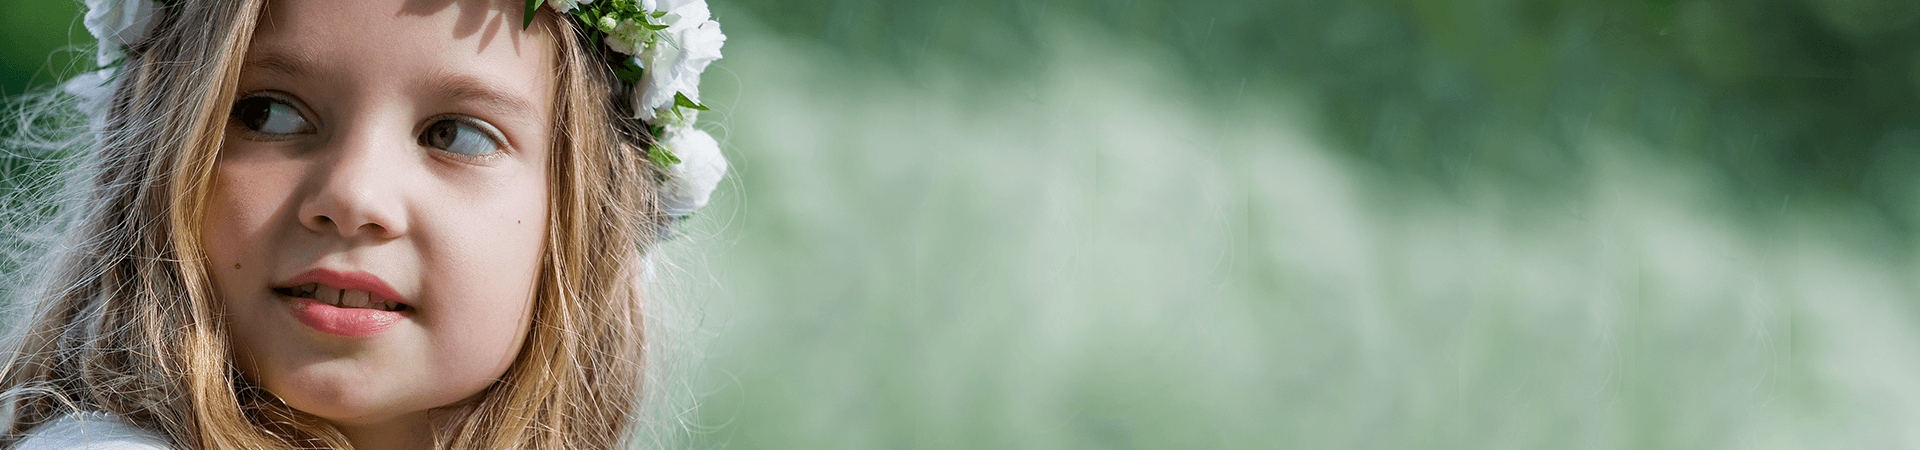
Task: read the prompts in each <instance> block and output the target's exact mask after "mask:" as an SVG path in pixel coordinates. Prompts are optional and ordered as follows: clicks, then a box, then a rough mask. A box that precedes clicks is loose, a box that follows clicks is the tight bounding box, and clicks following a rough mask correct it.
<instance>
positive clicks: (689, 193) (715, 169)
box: [663, 127, 727, 218]
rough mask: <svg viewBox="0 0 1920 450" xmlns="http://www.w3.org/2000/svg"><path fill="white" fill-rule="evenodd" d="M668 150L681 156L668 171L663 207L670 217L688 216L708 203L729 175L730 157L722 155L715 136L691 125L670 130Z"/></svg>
mask: <svg viewBox="0 0 1920 450" xmlns="http://www.w3.org/2000/svg"><path fill="white" fill-rule="evenodd" d="M663 144H664V145H665V146H666V148H667V151H671V152H673V156H675V157H678V158H680V163H679V164H674V165H673V168H672V169H671V172H670V173H669V174H668V177H669V178H670V180H671V181H670V183H671V184H670V185H669V186H667V189H666V198H665V199H664V200H665V201H664V202H663V203H664V205H663V206H664V207H665V209H666V213H667V216H668V217H675V218H678V217H685V216H687V215H691V214H693V212H694V211H695V210H698V209H700V208H701V207H703V206H707V199H708V198H709V197H711V196H712V195H713V189H714V188H715V187H718V186H720V179H721V178H724V177H726V176H727V157H726V156H724V155H721V154H720V143H719V142H718V141H715V140H713V136H712V135H709V134H707V132H706V131H702V130H700V129H697V128H692V127H678V128H673V129H669V130H668V131H667V139H666V141H665V142H664V143H663Z"/></svg>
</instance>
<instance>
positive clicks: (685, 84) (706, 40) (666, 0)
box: [634, 0, 727, 121]
mask: <svg viewBox="0 0 1920 450" xmlns="http://www.w3.org/2000/svg"><path fill="white" fill-rule="evenodd" d="M662 6H670V7H671V8H672V9H669V10H667V15H666V16H665V17H663V18H662V19H663V21H664V23H665V24H666V25H667V29H665V30H660V35H659V40H658V41H655V42H654V43H653V45H651V46H648V47H647V48H646V50H645V51H643V52H641V53H640V54H639V55H636V61H635V62H638V63H640V66H641V67H644V68H646V75H645V76H644V77H642V79H641V80H640V88H641V89H643V91H642V94H641V95H639V96H637V97H636V98H635V99H634V101H635V102H636V104H635V105H634V111H635V112H636V113H637V115H638V116H639V119H641V120H649V121H651V120H653V118H654V117H656V116H658V113H659V112H660V111H661V110H666V109H670V108H673V95H674V94H675V93H679V94H682V95H686V96H687V99H688V100H693V101H694V102H695V103H698V102H699V101H700V74H701V73H702V72H705V71H706V70H707V65H708V64H712V63H713V62H714V61H716V60H719V59H720V47H721V46H723V45H725V44H726V42H727V35H726V34H723V33H721V32H720V22H715V21H713V20H711V14H710V13H709V12H708V10H707V2H706V1H705V0H678V1H676V0H663V5H662Z"/></svg>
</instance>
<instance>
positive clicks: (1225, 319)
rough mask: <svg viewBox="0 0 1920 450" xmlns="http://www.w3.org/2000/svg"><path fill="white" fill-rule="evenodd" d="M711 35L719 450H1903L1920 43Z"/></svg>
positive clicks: (1055, 17)
mask: <svg viewBox="0 0 1920 450" xmlns="http://www.w3.org/2000/svg"><path fill="white" fill-rule="evenodd" d="M713 1H714V4H713V8H714V10H715V14H716V15H717V16H718V18H719V19H720V20H721V21H722V22H723V23H724V24H725V29H726V31H727V33H728V35H729V37H730V39H729V40H728V43H727V47H726V52H727V59H725V60H722V61H721V62H719V63H717V64H716V65H715V68H714V69H712V70H709V72H708V73H707V76H706V79H705V84H704V86H703V91H704V92H705V95H706V97H705V99H706V100H707V101H706V102H707V103H708V104H709V105H713V106H714V107H715V111H714V112H710V113H707V114H706V115H704V117H703V119H704V120H703V122H705V123H708V124H711V125H710V126H711V127H712V128H713V130H714V131H715V132H716V134H717V135H719V136H723V139H724V141H725V143H726V149H727V152H728V154H729V156H730V157H731V158H732V160H733V162H734V170H733V174H732V176H731V178H729V180H728V182H727V183H725V184H723V186H722V188H721V189H720V191H719V193H718V194H717V196H716V200H715V204H714V205H713V206H710V207H709V208H708V210H706V211H703V213H702V215H700V216H697V217H696V220H694V221H693V223H692V224H691V226H690V227H688V228H686V229H685V230H686V235H687V237H686V238H684V239H679V240H676V241H675V242H674V245H673V246H672V247H671V248H669V249H667V253H668V254H669V256H671V257H672V258H671V261H674V262H675V263H674V264H671V265H666V266H663V268H662V272H663V273H666V276H665V277H664V278H665V279H666V280H668V281H667V282H665V283H664V286H663V287H662V288H661V289H660V292H663V293H669V294H667V295H665V297H668V298H671V299H672V301H673V302H675V304H676V305H678V306H676V308H678V309H677V310H676V311H673V312H674V313H675V314H679V315H680V316H681V317H684V318H685V319H684V320H685V322H686V323H685V324H682V326H681V327H680V328H681V329H683V330H685V331H687V332H685V333H681V334H680V336H682V337H678V338H676V339H681V341H679V342H678V343H677V344H675V343H669V344H675V345H682V346H684V347H689V348H695V349H697V350H699V353H701V354H704V355H705V357H706V358H707V359H706V360H705V366H704V370H705V373H704V375H702V376H699V377H697V378H691V379H686V380H680V381H678V382H677V383H676V384H675V385H674V386H675V389H681V390H684V391H685V392H689V393H693V394H697V395H699V396H700V397H701V398H702V399H703V400H702V401H701V403H700V404H699V406H698V408H697V409H695V410H694V411H693V412H692V414H689V415H688V416H686V417H685V418H684V420H688V421H689V422H690V423H693V424H694V425H695V428H696V430H697V434H696V435H695V436H694V440H693V442H692V444H693V446H695V447H697V448H728V449H760V448H780V449H796V448H819V449H902V448H926V449H948V448H950V449H973V448H1045V449H1056V448H1060V449H1067V448H1098V449H1135V448H1138V449H1173V448H1179V449H1188V448H1196V449H1197V448H1219V449H1266V448H1274V449H1294V448H1303V449H1304V448H1314V449H1318V448H1340V449H1349V448H1380V449H1399V448H1459V449H1469V448H1470V449H1487V448H1527V449H1533V448H1592V449H1601V448H1606V449H1661V448H1674V449H1720V448H1725V449H1733V448H1740V449H1757V448H1795V449H1798V448H1912V447H1916V446H1920V433H1917V432H1915V431H1912V430H1914V427H1913V426H1912V424H1913V423H1916V421H1920V297H1916V294H1920V284H1916V282H1915V281H1913V280H1914V279H1915V278H1916V277H1915V275H1920V261H1916V257H1917V256H1920V252H1916V250H1920V247H1917V245H1920V241H1917V240H1916V237H1917V236H1920V235H1916V231H1920V229H1917V228H1916V227H1920V207H1917V206H1920V184H1916V183H1915V177H1914V174H1916V173H1920V153H1916V151H1917V150H1920V121H1917V120H1916V119H1917V116H1916V111H1920V110H1917V109H1916V107H1915V106H1914V105H1915V100H1916V87H1920V46H1916V45H1915V44H1913V43H1915V42H1920V27H1917V26H1916V20H1920V3H1912V2H1891V1H1870V0H1781V1H1775V2H1725V1H1624V2H1623V1H1599V0H1591V1H1586V0H1583V1H1557V2H1556V1H1531V0H1478V1H1440V0H1348V1H1333V0H1299V1H1294V0H1257V1H1222V0H1190V1H1181V2H1176V1H1168V0H960V1H951V2H923V1H908V0H813V1H792V0H713ZM77 11H78V7H77V6H76V5H74V4H71V3H69V2H67V1H64V0H39V1H32V2H26V1H15V2H8V3H6V4H4V5H0V36H4V38H5V39H6V40H5V44H6V45H4V46H0V68H4V73H0V88H4V89H5V92H6V93H11V94H17V93H19V92H21V91H22V90H23V89H26V88H27V87H28V86H36V85H46V84H47V83H49V82H51V81H52V80H55V79H58V77H60V76H62V74H71V73H72V71H70V70H68V71H62V70H58V69H59V68H62V67H67V66H69V65H70V64H69V63H66V62H65V61H67V59H62V57H59V56H56V57H49V56H48V55H49V54H52V53H53V50H54V49H55V48H57V47H59V46H61V45H64V44H66V43H68V42H79V40H82V39H84V38H85V35H86V33H85V30H84V29H82V28H81V27H80V26H79V25H78V20H77V19H76V16H77ZM69 58H70V57H69Z"/></svg>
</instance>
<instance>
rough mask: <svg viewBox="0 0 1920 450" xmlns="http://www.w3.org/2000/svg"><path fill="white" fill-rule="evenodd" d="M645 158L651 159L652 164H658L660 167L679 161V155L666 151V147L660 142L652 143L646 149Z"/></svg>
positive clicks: (669, 165) (671, 165) (663, 167)
mask: <svg viewBox="0 0 1920 450" xmlns="http://www.w3.org/2000/svg"><path fill="white" fill-rule="evenodd" d="M647 160H648V161H653V165H656V166H660V168H662V169H665V168H668V167H673V165H674V164H679V163H680V157H678V156H673V152H670V151H667V147H666V146H664V145H660V144H653V148H650V149H647Z"/></svg>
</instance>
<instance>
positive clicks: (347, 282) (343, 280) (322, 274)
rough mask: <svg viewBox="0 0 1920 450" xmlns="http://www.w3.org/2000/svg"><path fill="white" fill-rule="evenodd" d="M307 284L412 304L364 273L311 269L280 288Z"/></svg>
mask: <svg viewBox="0 0 1920 450" xmlns="http://www.w3.org/2000/svg"><path fill="white" fill-rule="evenodd" d="M307 283H320V284H324V285H327V286H332V287H333V288H335V289H340V290H349V289H351V290H360V291H367V294H369V295H372V296H373V298H374V299H376V300H382V301H390V302H394V303H400V304H404V305H411V304H413V302H409V301H407V299H405V298H402V297H400V294H399V293H397V292H394V290H393V286H388V285H387V282H386V281H382V280H381V279H380V277H376V276H373V274H370V273H366V272H340V271H335V270H327V269H313V270H309V271H307V272H306V273H302V274H300V276H296V277H293V279H291V280H287V281H286V282H285V283H281V284H280V286H282V287H286V286H299V285H302V284H307Z"/></svg>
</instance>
